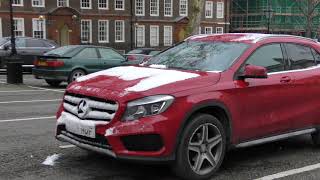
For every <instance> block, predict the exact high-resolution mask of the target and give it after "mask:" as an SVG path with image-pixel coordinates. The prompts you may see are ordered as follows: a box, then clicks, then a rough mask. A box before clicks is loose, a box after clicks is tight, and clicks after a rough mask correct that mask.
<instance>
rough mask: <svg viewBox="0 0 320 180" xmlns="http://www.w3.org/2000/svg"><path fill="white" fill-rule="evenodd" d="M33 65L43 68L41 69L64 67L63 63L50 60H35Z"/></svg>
mask: <svg viewBox="0 0 320 180" xmlns="http://www.w3.org/2000/svg"><path fill="white" fill-rule="evenodd" d="M34 65H35V66H43V67H61V66H64V62H63V61H59V60H50V61H45V60H36V61H34Z"/></svg>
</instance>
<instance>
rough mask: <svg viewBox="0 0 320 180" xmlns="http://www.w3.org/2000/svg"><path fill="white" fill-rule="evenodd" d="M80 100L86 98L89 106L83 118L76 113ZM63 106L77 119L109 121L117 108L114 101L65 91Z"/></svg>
mask: <svg viewBox="0 0 320 180" xmlns="http://www.w3.org/2000/svg"><path fill="white" fill-rule="evenodd" d="M81 100H86V102H87V103H88V106H89V108H90V111H89V112H88V114H87V115H86V116H85V117H84V118H82V117H79V115H78V104H79V103H80V101H81ZM63 107H64V110H65V111H66V112H68V113H71V114H73V115H74V116H76V117H78V118H79V119H82V120H93V121H111V120H112V119H113V118H114V116H115V114H116V112H117V110H118V104H117V103H116V102H115V101H110V100H104V99H99V98H95V97H88V96H84V95H80V94H71V93H67V94H66V95H65V96H64V101H63Z"/></svg>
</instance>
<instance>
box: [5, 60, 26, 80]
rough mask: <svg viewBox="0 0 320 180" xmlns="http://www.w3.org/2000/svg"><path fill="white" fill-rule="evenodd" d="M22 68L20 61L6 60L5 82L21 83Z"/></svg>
mask: <svg viewBox="0 0 320 180" xmlns="http://www.w3.org/2000/svg"><path fill="white" fill-rule="evenodd" d="M22 74H23V69H22V63H21V62H7V83H8V84H22V83H23V75H22Z"/></svg>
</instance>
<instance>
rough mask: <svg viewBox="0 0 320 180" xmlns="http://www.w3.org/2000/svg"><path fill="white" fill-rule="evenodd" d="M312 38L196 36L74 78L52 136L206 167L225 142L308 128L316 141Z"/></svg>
mask: <svg viewBox="0 0 320 180" xmlns="http://www.w3.org/2000/svg"><path fill="white" fill-rule="evenodd" d="M319 63H320V45H319V44H318V43H316V42H314V41H313V40H311V39H307V38H302V37H296V36H289V35H266V34H222V35H220V34H219V35H198V36H193V37H191V38H188V39H186V40H185V41H184V42H182V43H180V44H178V45H176V46H174V47H172V48H170V49H167V50H166V51H164V52H162V53H160V54H158V55H157V56H155V57H154V58H152V59H151V60H150V61H149V62H148V63H147V64H146V65H144V66H142V65H139V66H125V67H116V68H112V69H109V70H105V71H100V72H97V73H94V74H91V75H88V76H84V77H81V78H79V79H77V81H76V82H74V83H72V84H70V85H69V86H68V88H67V90H66V94H65V96H64V98H63V103H62V104H61V106H60V108H59V110H58V112H57V118H58V120H57V129H56V138H57V139H59V140H63V141H67V142H69V143H71V144H74V145H76V146H79V147H81V148H84V149H88V150H91V151H95V152H99V153H103V154H105V155H109V156H112V157H114V158H118V159H127V160H139V161H161V162H168V163H169V162H170V163H171V165H172V168H173V170H174V172H176V173H177V175H178V176H180V177H182V178H184V179H193V180H194V179H207V178H209V177H211V176H212V175H214V174H215V173H216V172H217V171H218V169H219V167H220V165H221V163H222V161H223V159H224V156H225V154H226V151H228V150H230V149H232V148H244V147H249V146H253V145H259V144H262V143H267V142H272V141H277V140H282V139H285V138H289V137H294V136H297V135H302V134H311V136H312V140H313V142H314V144H315V145H317V146H320V131H319V127H320V119H319V117H320V111H319V109H320V103H319V102H320V97H319V96H318V94H319V90H320V81H319V76H320V66H319Z"/></svg>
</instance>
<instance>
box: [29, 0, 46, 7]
mask: <svg viewBox="0 0 320 180" xmlns="http://www.w3.org/2000/svg"><path fill="white" fill-rule="evenodd" d="M36 1H39V3H40V2H42V5H35V4H34V2H36ZM31 5H32V7H45V6H46V1H45V0H32V2H31Z"/></svg>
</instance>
